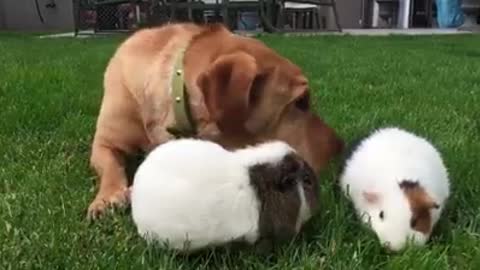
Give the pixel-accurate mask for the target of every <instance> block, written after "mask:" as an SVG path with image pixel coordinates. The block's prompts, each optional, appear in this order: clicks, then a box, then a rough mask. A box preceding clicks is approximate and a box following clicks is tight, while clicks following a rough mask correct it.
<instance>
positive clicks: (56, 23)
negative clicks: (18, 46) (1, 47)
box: [0, 0, 74, 31]
mask: <svg viewBox="0 0 480 270" xmlns="http://www.w3.org/2000/svg"><path fill="white" fill-rule="evenodd" d="M37 1H38V4H39V7H40V12H41V14H42V16H43V19H44V22H43V23H42V22H41V20H40V18H39V16H38V14H37V10H36V7H35V0H0V29H4V30H24V31H52V30H53V31H57V30H58V31H63V30H67V31H72V30H73V28H74V21H73V1H72V0H53V1H52V0H37ZM49 2H54V3H55V4H56V6H55V7H54V8H47V7H46V4H47V3H49Z"/></svg>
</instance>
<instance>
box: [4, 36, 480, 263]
mask: <svg viewBox="0 0 480 270" xmlns="http://www.w3.org/2000/svg"><path fill="white" fill-rule="evenodd" d="M262 39H263V40H265V41H266V42H267V43H268V44H269V45H270V46H271V47H273V48H275V49H276V50H278V51H279V52H280V53H282V54H283V55H285V56H287V57H288V58H290V59H292V60H293V61H294V62H295V63H297V64H298V65H300V66H301V67H302V68H303V69H304V71H305V73H306V74H307V75H308V77H309V79H310V83H311V88H312V89H313V91H314V104H315V110H316V111H317V112H318V113H319V114H320V115H322V116H323V118H324V119H325V120H326V121H327V122H328V123H329V124H330V125H332V126H333V127H335V128H336V129H337V130H338V132H339V134H340V135H341V136H342V137H344V138H345V139H346V140H347V141H350V140H352V139H353V138H355V137H357V136H358V135H361V134H364V133H365V132H368V131H370V130H371V129H374V128H377V127H381V126H385V125H399V126H402V127H404V128H407V129H409V130H412V131H415V132H417V133H418V134H420V135H423V136H426V137H427V138H429V139H430V140H431V141H432V142H434V143H435V144H436V145H437V146H438V148H439V149H440V150H441V152H442V153H443V154H444V159H445V162H446V165H447V166H448V168H449V171H450V174H451V181H452V197H451V200H450V201H449V204H448V208H447V211H446V212H445V213H444V214H445V215H444V216H443V218H442V219H441V221H440V223H439V224H438V227H437V229H436V231H435V233H434V235H433V237H432V241H431V242H429V244H428V245H427V246H426V247H424V248H411V249H408V250H406V251H404V252H402V253H399V254H387V253H385V252H384V251H383V250H382V249H381V248H380V247H379V245H378V243H377V241H376V239H375V238H374V236H373V235H372V234H371V233H370V232H369V231H368V230H366V229H364V228H363V227H362V226H361V225H360V223H359V222H358V220H357V219H356V218H355V216H354V214H353V211H352V208H351V205H350V204H349V203H348V202H347V201H346V200H345V199H344V198H343V197H342V196H341V194H339V193H338V190H337V189H336V186H335V183H334V181H335V178H336V176H337V174H336V171H337V168H336V166H335V165H338V162H337V163H332V166H330V168H329V169H328V170H327V171H325V173H324V174H323V175H322V179H321V180H322V187H321V203H322V206H323V208H322V211H321V212H320V213H319V214H318V215H317V216H316V217H315V218H314V219H313V220H312V222H311V223H310V224H309V226H308V227H307V228H306V231H305V233H304V234H302V235H301V237H300V238H299V239H298V240H297V241H295V242H294V243H292V244H290V245H287V246H284V247H282V248H280V249H279V250H277V251H276V252H275V253H274V254H272V256H269V257H262V256H259V255H255V254H254V253H252V252H250V251H248V250H243V251H235V250H228V249H227V250H218V251H216V252H207V253H204V254H200V255H197V256H193V257H183V256H175V255H174V254H172V253H170V252H165V251H162V250H160V249H156V248H152V247H148V246H147V245H146V244H145V242H144V241H142V239H141V238H140V237H138V236H137V235H136V232H135V228H134V226H133V224H132V221H131V218H130V216H129V212H128V211H126V212H121V213H116V214H114V215H112V216H110V217H108V218H106V219H104V220H102V221H100V222H98V223H94V224H89V223H87V222H86V220H85V210H86V208H87V206H88V204H89V202H90V200H91V199H92V198H93V196H94V192H95V190H94V188H93V183H94V179H95V178H94V175H93V173H92V171H90V169H89V168H88V158H89V144H90V141H91V138H92V134H93V132H94V125H95V120H96V116H97V113H98V109H99V105H100V102H101V95H102V75H103V74H102V73H103V70H104V68H105V66H106V63H107V61H108V58H109V57H110V56H111V54H112V53H113V51H114V49H115V47H116V45H117V44H118V43H119V42H120V40H121V39H120V38H108V39H107V38H98V39H76V40H75V39H56V40H46V39H43V40H40V39H36V38H33V37H32V36H23V35H16V34H13V35H12V34H8V35H0V52H1V53H0V108H1V109H0V119H1V121H0V164H1V165H0V181H1V182H0V269H107V268H111V269H148V268H152V269H153V268H155V269H206V268H212V269H253V268H255V269H266V268H268V269H478V267H479V266H480V195H479V194H480V178H479V174H480V170H479V169H480V154H479V153H480V138H479V137H480V136H479V133H480V46H479V44H480V37H479V36H445V37H375V38H372V37H338V36H322V37H298V38H286V37H278V36H265V37H262Z"/></svg>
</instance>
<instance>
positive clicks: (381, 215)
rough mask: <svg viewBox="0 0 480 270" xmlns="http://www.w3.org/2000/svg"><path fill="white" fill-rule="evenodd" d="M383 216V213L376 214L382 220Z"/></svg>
mask: <svg viewBox="0 0 480 270" xmlns="http://www.w3.org/2000/svg"><path fill="white" fill-rule="evenodd" d="M384 216H385V214H384V213H383V211H380V214H378V217H379V218H380V219H381V220H383V218H384Z"/></svg>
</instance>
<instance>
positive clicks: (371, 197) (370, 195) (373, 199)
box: [362, 191, 380, 204]
mask: <svg viewBox="0 0 480 270" xmlns="http://www.w3.org/2000/svg"><path fill="white" fill-rule="evenodd" d="M362 196H363V198H364V199H365V200H366V201H367V202H368V203H369V204H376V203H377V202H378V201H379V200H380V195H379V194H378V192H375V191H363V192H362Z"/></svg>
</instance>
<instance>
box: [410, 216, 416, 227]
mask: <svg viewBox="0 0 480 270" xmlns="http://www.w3.org/2000/svg"><path fill="white" fill-rule="evenodd" d="M415 226H417V219H416V218H412V219H411V220H410V227H411V228H415Z"/></svg>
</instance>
